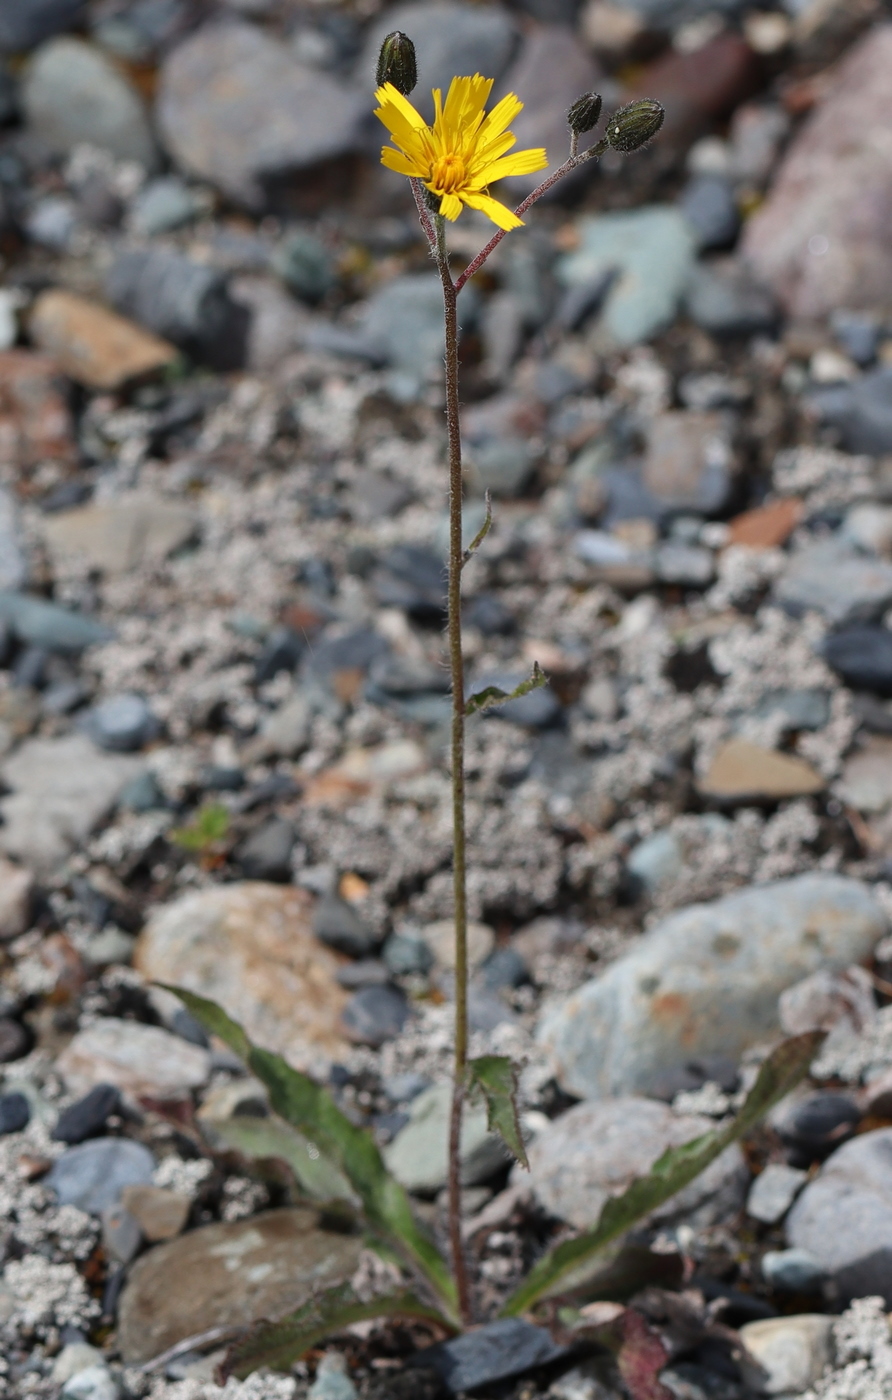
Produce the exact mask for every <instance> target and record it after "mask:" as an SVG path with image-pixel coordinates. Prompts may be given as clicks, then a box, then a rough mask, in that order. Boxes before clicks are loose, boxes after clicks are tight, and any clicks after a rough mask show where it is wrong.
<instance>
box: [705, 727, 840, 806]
mask: <svg viewBox="0 0 892 1400" xmlns="http://www.w3.org/2000/svg"><path fill="white" fill-rule="evenodd" d="M697 786H698V787H699V789H700V791H701V792H702V793H703V795H704V796H705V797H718V798H722V799H725V800H731V799H736V800H739V801H742V800H744V799H746V798H760V797H764V798H782V797H808V796H809V795H810V794H812V793H816V792H822V791H823V790H824V788H825V787H826V782H825V780H824V779H823V778H822V777H821V775H820V773H816V772H815V770H814V768H812V767H811V765H810V764H808V763H805V762H804V761H803V760H802V759H801V758H794V757H792V756H791V755H790V754H786V753H777V752H776V750H774V749H763V748H761V747H760V746H759V745H758V744H751V743H749V741H748V740H746V739H729V741H728V742H727V743H726V744H723V745H722V747H721V748H720V749H719V751H718V753H717V754H716V756H715V758H714V759H713V760H712V763H711V764H710V765H709V771H708V773H707V774H706V776H705V778H702V779H701V780H700V782H699V783H698V785H697Z"/></svg>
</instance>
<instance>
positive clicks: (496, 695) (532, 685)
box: [465, 661, 548, 715]
mask: <svg viewBox="0 0 892 1400" xmlns="http://www.w3.org/2000/svg"><path fill="white" fill-rule="evenodd" d="M547 684H548V677H547V676H546V674H545V672H544V671H543V670H542V669H541V667H540V665H539V663H538V661H534V662H533V674H532V675H531V676H530V677H529V679H528V680H525V681H521V682H520V684H519V685H516V686H515V687H514V689H513V690H511V691H507V690H502V689H501V687H500V686H497V685H488V686H485V687H484V689H483V690H478V691H477V693H476V694H475V695H472V696H471V697H470V699H468V700H467V701H466V702H465V714H466V715H476V714H479V713H480V712H481V711H482V710H492V709H494V708H495V706H496V705H507V704H508V701H509V700H520V698H521V697H522V696H524V695H529V693H530V691H531V690H538V689H539V687H540V686H543V685H547Z"/></svg>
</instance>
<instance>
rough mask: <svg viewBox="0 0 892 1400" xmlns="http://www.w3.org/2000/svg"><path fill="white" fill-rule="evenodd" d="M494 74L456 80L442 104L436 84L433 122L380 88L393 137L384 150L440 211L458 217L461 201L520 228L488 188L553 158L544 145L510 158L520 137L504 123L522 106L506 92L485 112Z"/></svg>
mask: <svg viewBox="0 0 892 1400" xmlns="http://www.w3.org/2000/svg"><path fill="white" fill-rule="evenodd" d="M492 85H493V80H492V78H482V77H481V76H480V74H479V73H475V74H474V77H473V78H453V79H452V83H451V85H450V88H449V92H448V93H447V95H446V102H445V104H444V102H443V95H442V93H441V91H440V89H439V88H435V89H434V112H435V115H434V124H433V126H428V125H427V123H426V122H425V120H424V118H423V117H421V116H419V114H418V112H416V110H415V108H414V107H413V106H412V104H411V102H409V101H408V99H407V98H405V97H403V95H402V93H401V92H398V91H397V89H396V88H395V87H394V86H393V84H392V83H385V84H384V86H383V87H380V88H379V89H378V91H377V92H376V93H375V97H376V99H377V101H378V102H380V104H381V105H380V107H378V108H376V110H375V116H376V117H378V118H379V119H380V120H381V121H382V122H383V123H384V125H385V126H386V127H387V130H388V131H389V132H390V135H391V137H392V138H393V141H394V145H396V146H397V147H399V149H398V150H394V148H393V146H385V147H384V148H383V149H382V151H381V162H382V164H383V165H386V166H387V168H388V170H396V171H397V172H398V173H399V174H400V175H409V176H410V177H412V178H413V179H416V180H421V181H423V183H424V185H425V186H426V187H427V189H429V190H430V192H431V194H433V195H435V196H437V197H438V198H439V200H440V213H441V214H442V215H443V216H444V217H445V218H447V219H451V220H455V219H457V218H458V216H459V214H460V213H461V211H462V205H463V204H467V205H468V207H469V208H471V209H480V210H481V211H482V212H483V213H484V214H486V215H487V217H488V218H490V219H492V221H493V223H494V224H498V226H499V228H502V229H511V228H519V227H520V225H521V223H522V222H523V221H522V220H521V219H518V218H517V216H516V214H513V213H512V212H511V210H510V209H509V208H507V206H506V205H504V204H500V203H499V201H498V200H497V199H493V198H492V196H491V195H490V194H489V193H488V189H489V186H490V185H491V184H492V182H493V180H503V179H504V178H505V177H506V176H507V175H529V174H532V172H533V171H534V170H544V169H545V167H546V165H547V164H548V157H547V156H546V154H545V151H544V150H543V149H542V148H541V147H540V148H539V149H538V150H529V151H515V152H514V153H513V155H510V156H509V155H506V152H507V151H510V150H511V147H512V146H513V145H514V143H515V141H516V140H517V137H516V136H513V135H512V134H511V132H510V131H508V130H507V129H506V128H507V127H508V126H509V125H510V123H511V122H512V121H513V120H514V118H515V117H516V116H517V114H518V112H521V111H522V110H523V103H522V102H519V101H518V99H517V98H516V97H515V95H514V93H513V92H509V93H508V96H507V97H503V98H502V100H501V102H499V103H497V104H496V106H495V107H493V109H492V111H491V112H490V113H489V115H488V116H484V110H483V109H484V107H485V106H486V101H487V98H488V97H489V94H490V92H491V91H492Z"/></svg>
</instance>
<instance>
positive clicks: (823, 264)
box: [744, 7, 892, 321]
mask: <svg viewBox="0 0 892 1400" xmlns="http://www.w3.org/2000/svg"><path fill="white" fill-rule="evenodd" d="M811 13H817V10H816V9H814V7H809V14H811ZM826 13H827V14H829V13H830V11H827V12H826ZM834 13H835V14H836V15H838V16H840V17H841V16H842V15H843V14H845V13H846V11H845V10H844V9H843V8H840V9H838V10H836V11H835V12H834ZM803 17H804V15H803ZM890 61H892V25H889V24H888V23H886V24H878V25H876V26H875V27H874V28H872V29H870V30H869V31H868V33H867V35H866V36H865V38H864V39H862V40H861V42H860V43H858V44H855V45H853V46H852V47H851V49H850V50H849V51H848V53H847V54H846V55H845V57H844V58H843V60H842V61H841V62H840V64H839V65H838V66H837V67H836V68H835V69H834V71H833V77H832V80H831V82H830V83H829V84H828V87H827V90H826V95H825V96H824V98H823V100H822V101H820V102H818V103H817V104H816V106H815V108H814V110H813V111H812V113H811V114H810V116H809V117H808V118H807V119H806V120H805V121H804V122H803V124H802V125H801V127H800V128H799V129H798V131H797V133H796V135H795V137H794V138H793V140H792V142H791V144H790V147H789V150H788V151H787V154H786V155H785V157H784V159H783V161H782V163H781V165H780V169H779V170H778V171H777V173H776V175H775V178H774V181H773V184H772V188H771V190H770V193H769V195H768V198H767V199H766V201H765V203H764V204H763V205H762V207H761V208H760V209H758V210H757V211H756V213H755V215H754V216H753V218H752V219H750V220H749V221H748V223H747V228H746V234H745V237H744V249H745V252H746V255H747V257H748V258H749V259H750V260H751V261H752V263H753V264H754V265H755V267H756V268H757V269H758V271H759V273H760V274H761V276H762V277H763V278H765V279H766V280H768V281H770V283H771V285H772V286H773V287H774V288H775V290H776V291H777V294H778V295H779V296H780V297H781V299H782V300H783V302H784V305H785V308H786V310H787V311H788V312H790V313H791V314H792V315H793V316H795V317H796V318H797V319H799V320H804V321H817V320H822V319H824V318H825V317H826V316H827V315H828V313H829V312H832V311H834V310H836V309H837V308H845V309H846V310H859V311H861V310H868V311H872V310H874V309H876V308H880V307H885V306H887V305H888V299H889V286H890V278H892V252H890V248H889V240H888V237H887V232H888V209H889V199H890V195H892V177H890V171H889V164H888V161H887V160H886V159H885V158H884V156H883V154H882V150H883V147H884V143H885V142H886V141H887V140H888V139H889V136H890V134H892V95H890V91H889V84H888V73H889V65H890Z"/></svg>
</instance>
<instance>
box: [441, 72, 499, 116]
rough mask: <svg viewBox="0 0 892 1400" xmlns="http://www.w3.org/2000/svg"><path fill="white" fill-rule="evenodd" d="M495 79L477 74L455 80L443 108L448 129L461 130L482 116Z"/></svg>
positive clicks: (450, 86) (451, 84)
mask: <svg viewBox="0 0 892 1400" xmlns="http://www.w3.org/2000/svg"><path fill="white" fill-rule="evenodd" d="M493 81H494V79H492V78H483V77H481V75H480V74H479V73H475V74H474V76H473V78H453V79H452V82H451V83H450V85H449V92H448V93H447V95H446V103H445V106H444V107H443V121H444V124H445V125H446V126H447V127H450V128H452V129H453V130H460V129H461V128H462V127H465V126H469V125H471V124H472V123H473V122H474V121H475V120H476V119H477V118H479V117H480V116H482V114H483V109H484V107H485V106H486V100H487V98H488V97H489V94H490V93H491V92H492V85H493Z"/></svg>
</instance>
